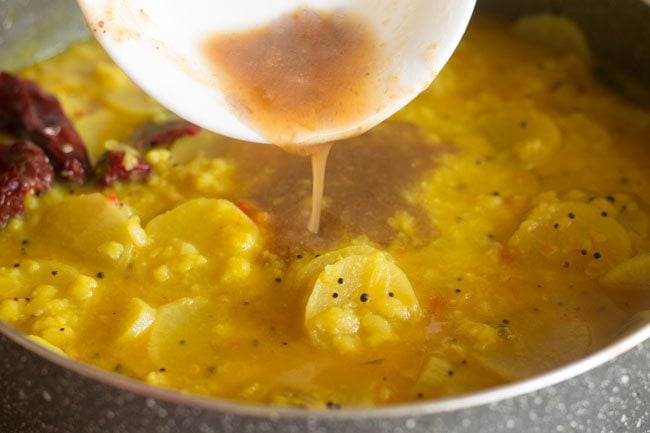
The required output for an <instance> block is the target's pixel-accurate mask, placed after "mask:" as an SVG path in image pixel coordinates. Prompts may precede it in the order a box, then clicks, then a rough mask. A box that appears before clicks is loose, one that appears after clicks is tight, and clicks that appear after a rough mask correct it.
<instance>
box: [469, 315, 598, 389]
mask: <svg viewBox="0 0 650 433" xmlns="http://www.w3.org/2000/svg"><path fill="white" fill-rule="evenodd" d="M503 329H504V330H507V331H506V332H502V333H501V334H502V335H503V336H504V338H501V341H500V342H499V343H498V344H495V345H492V346H489V348H487V349H486V350H485V351H483V352H480V351H479V352H476V353H475V357H476V359H477V360H478V361H479V362H480V363H481V364H482V365H483V366H484V367H486V368H487V369H489V370H491V371H494V372H495V373H497V374H499V375H501V376H503V377H504V378H505V379H508V380H518V379H523V378H526V377H530V376H533V375H536V374H540V373H543V372H545V371H549V370H551V369H553V368H556V367H558V366H560V365H563V364H566V363H569V362H571V361H575V360H577V359H579V358H581V357H582V356H584V355H585V354H586V353H587V352H588V351H589V348H590V345H591V333H590V331H589V328H588V326H587V325H586V324H585V323H584V322H583V321H581V320H578V319H576V318H573V317H569V316H568V315H565V314H562V313H559V312H556V311H553V310H552V309H551V308H548V309H540V310H536V311H525V312H521V313H518V314H514V315H510V316H509V323H508V324H507V326H506V327H504V328H503ZM505 337H507V338H505Z"/></svg>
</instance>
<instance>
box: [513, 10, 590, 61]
mask: <svg viewBox="0 0 650 433" xmlns="http://www.w3.org/2000/svg"><path fill="white" fill-rule="evenodd" d="M513 30H514V33H515V34H516V35H517V36H519V37H522V38H524V39H527V40H529V41H531V42H537V43H539V44H542V45H546V46H547V47H549V48H551V49H552V50H554V51H557V52H559V53H572V54H575V55H577V56H578V57H579V58H581V59H582V60H584V61H589V59H590V58H591V50H590V49H589V43H588V42H587V37H586V36H585V34H584V33H583V32H582V29H581V28H580V27H578V25H577V24H576V23H574V22H573V21H571V20H570V19H568V18H566V17H562V16H559V15H552V14H536V15H529V16H525V17H523V18H520V19H518V20H517V21H516V22H515V24H514V26H513Z"/></svg>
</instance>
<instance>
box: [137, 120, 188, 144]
mask: <svg viewBox="0 0 650 433" xmlns="http://www.w3.org/2000/svg"><path fill="white" fill-rule="evenodd" d="M200 131H201V128H199V127H198V126H196V125H194V124H193V123H190V122H187V121H185V120H173V121H171V122H167V123H161V124H156V123H152V124H149V125H146V126H145V127H144V128H142V129H141V130H140V131H139V132H138V133H137V134H136V135H135V138H134V140H133V147H135V148H136V149H140V150H147V149H150V148H152V147H157V146H166V145H169V144H172V143H173V142H174V141H176V140H178V139H179V138H183V137H192V136H194V135H196V134H198V133H199V132H200Z"/></svg>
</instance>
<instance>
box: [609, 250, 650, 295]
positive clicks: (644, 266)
mask: <svg viewBox="0 0 650 433" xmlns="http://www.w3.org/2000/svg"><path fill="white" fill-rule="evenodd" d="M600 282H601V284H602V285H603V286H605V287H610V288H612V289H617V290H623V291H627V290H634V291H637V290H644V291H649V292H650V253H645V254H639V255H638V256H636V257H632V258H631V259H629V260H626V261H624V262H623V263H621V264H619V265H618V266H616V267H615V268H614V269H612V270H611V271H609V272H608V273H607V274H605V275H604V276H603V278H602V279H601V280H600Z"/></svg>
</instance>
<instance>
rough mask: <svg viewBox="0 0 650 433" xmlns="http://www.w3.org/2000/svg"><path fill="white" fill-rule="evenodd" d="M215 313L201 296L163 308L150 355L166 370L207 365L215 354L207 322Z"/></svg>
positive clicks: (152, 333) (150, 344) (154, 325)
mask: <svg viewBox="0 0 650 433" xmlns="http://www.w3.org/2000/svg"><path fill="white" fill-rule="evenodd" d="M215 315H216V313H215V312H214V311H212V309H211V307H210V303H209V302H208V300H207V299H205V298H202V297H197V298H182V299H179V300H178V301H175V302H172V303H171V304H167V305H165V306H163V307H161V308H160V309H159V310H158V314H157V317H156V320H155V321H154V323H153V325H152V328H151V335H150V337H149V349H148V350H149V355H150V356H151V359H152V360H153V362H154V363H156V364H158V365H159V366H160V367H164V368H166V369H167V370H170V369H184V368H188V367H189V366H190V365H193V364H200V365H203V364H206V363H208V361H209V360H210V359H211V357H213V356H214V350H213V349H212V347H211V344H210V343H211V337H210V336H211V334H210V332H209V331H208V330H206V324H209V323H212V322H213V321H214V317H215Z"/></svg>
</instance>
